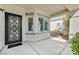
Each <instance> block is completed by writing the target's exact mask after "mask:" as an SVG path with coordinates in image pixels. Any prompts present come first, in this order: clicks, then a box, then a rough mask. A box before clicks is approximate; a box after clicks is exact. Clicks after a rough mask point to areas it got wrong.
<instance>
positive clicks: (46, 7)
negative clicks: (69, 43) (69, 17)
mask: <svg viewBox="0 0 79 59" xmlns="http://www.w3.org/2000/svg"><path fill="white" fill-rule="evenodd" d="M18 6H21V7H23V8H26V9H27V8H37V9H39V10H41V11H43V12H45V13H47V14H48V15H50V16H51V15H56V14H58V13H61V12H65V11H68V12H70V11H72V10H76V9H79V4H19V5H18Z"/></svg>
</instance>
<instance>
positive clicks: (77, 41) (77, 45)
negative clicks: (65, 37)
mask: <svg viewBox="0 0 79 59" xmlns="http://www.w3.org/2000/svg"><path fill="white" fill-rule="evenodd" d="M71 43H72V46H71V48H72V53H73V54H74V55H79V32H77V33H76V37H74V38H73V39H72V42H71Z"/></svg>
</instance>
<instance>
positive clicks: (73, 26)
mask: <svg viewBox="0 0 79 59" xmlns="http://www.w3.org/2000/svg"><path fill="white" fill-rule="evenodd" d="M76 32H79V11H77V12H76V13H75V14H74V15H73V16H72V18H71V19H70V27H69V34H70V35H69V38H72V37H73V36H75V34H76Z"/></svg>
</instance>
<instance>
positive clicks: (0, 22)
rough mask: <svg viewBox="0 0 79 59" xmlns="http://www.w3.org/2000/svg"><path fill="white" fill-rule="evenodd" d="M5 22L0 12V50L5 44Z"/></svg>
mask: <svg viewBox="0 0 79 59" xmlns="http://www.w3.org/2000/svg"><path fill="white" fill-rule="evenodd" d="M4 26H5V20H4V13H2V12H1V11H0V49H1V48H2V47H3V46H4V44H5V43H4V42H5V40H4V39H5V32H4V31H5V30H4V29H5V27H4Z"/></svg>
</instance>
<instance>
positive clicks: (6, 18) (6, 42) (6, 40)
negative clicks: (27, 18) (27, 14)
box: [5, 12, 22, 45]
mask: <svg viewBox="0 0 79 59" xmlns="http://www.w3.org/2000/svg"><path fill="white" fill-rule="evenodd" d="M8 15H13V16H18V17H20V39H19V40H16V41H8ZM17 42H22V16H21V15H17V14H13V13H9V12H5V45H8V44H13V43H17Z"/></svg>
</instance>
